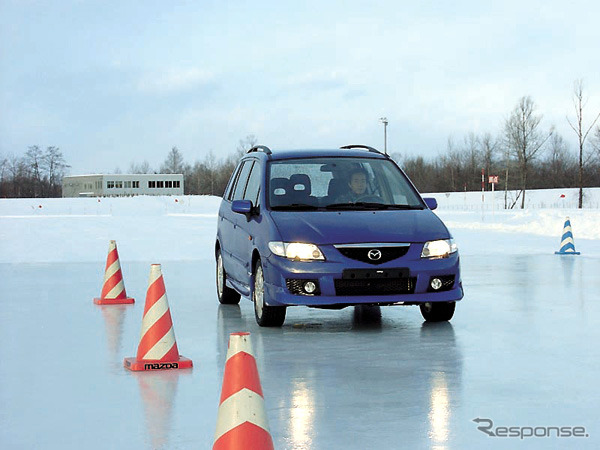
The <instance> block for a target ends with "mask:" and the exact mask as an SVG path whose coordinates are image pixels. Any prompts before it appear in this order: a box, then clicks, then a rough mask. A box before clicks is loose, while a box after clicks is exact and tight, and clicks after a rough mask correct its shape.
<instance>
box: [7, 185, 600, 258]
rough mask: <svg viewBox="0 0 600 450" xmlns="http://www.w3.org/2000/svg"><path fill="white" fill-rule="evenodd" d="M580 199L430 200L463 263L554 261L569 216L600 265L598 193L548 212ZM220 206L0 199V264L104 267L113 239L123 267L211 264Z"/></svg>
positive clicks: (183, 201) (203, 201) (152, 200)
mask: <svg viewBox="0 0 600 450" xmlns="http://www.w3.org/2000/svg"><path fill="white" fill-rule="evenodd" d="M575 191H576V190H556V189H552V190H548V191H531V193H528V197H527V198H528V199H529V200H528V201H529V202H530V204H532V205H537V206H535V207H533V206H532V207H531V208H528V209H525V210H503V209H500V208H499V207H498V209H496V210H494V211H492V210H491V208H490V209H487V208H485V207H484V208H483V209H482V208H481V193H480V192H479V193H477V192H468V193H466V194H465V193H450V194H449V195H448V194H445V193H442V194H426V196H435V197H436V198H437V199H438V203H439V208H438V209H437V210H436V213H437V214H438V215H439V216H440V217H441V218H442V219H443V220H444V222H445V223H446V225H447V226H448V228H449V229H450V231H451V232H452V234H453V235H454V237H455V239H456V240H457V242H458V244H459V247H460V249H461V250H460V251H461V255H463V256H468V255H474V254H480V253H481V252H482V251H485V252H489V253H490V254H500V253H504V254H531V253H544V254H548V253H553V252H554V251H555V250H558V247H559V243H560V238H561V235H562V229H563V225H564V221H565V218H566V217H567V216H569V217H570V218H571V224H572V226H573V233H574V236H575V246H576V249H577V250H578V251H581V252H582V256H584V255H585V256H586V257H600V226H599V225H600V209H598V208H592V207H591V206H590V205H593V204H594V202H595V201H598V200H600V188H596V189H589V190H587V194H586V199H587V201H588V207H587V208H585V209H583V210H579V209H575V208H569V207H566V206H564V207H562V206H557V207H549V206H548V205H551V204H553V202H554V203H556V200H557V198H558V199H559V201H562V198H561V197H560V195H561V194H560V192H566V194H565V198H566V199H568V200H569V201H572V199H573V195H574V192H575ZM486 194H490V195H491V193H486ZM496 195H497V196H498V197H500V193H497V194H496ZM557 196H558V197H557ZM490 198H491V197H490ZM220 202H221V199H220V198H219V197H212V196H181V197H150V196H140V197H124V198H123V197H114V198H99V199H98V198H69V199H60V198H59V199H0V263H9V262H12V263H45V262H86V261H93V262H102V261H105V259H106V252H107V249H108V241H109V240H110V239H115V240H116V241H117V244H118V246H119V254H120V257H121V259H122V260H123V261H143V262H150V263H153V262H163V261H182V260H184V261H185V260H211V261H212V259H213V245H214V241H215V236H216V232H217V212H218V209H219V205H220ZM484 205H485V204H484ZM543 205H545V207H542V206H543ZM488 206H489V204H488ZM498 206H500V205H498Z"/></svg>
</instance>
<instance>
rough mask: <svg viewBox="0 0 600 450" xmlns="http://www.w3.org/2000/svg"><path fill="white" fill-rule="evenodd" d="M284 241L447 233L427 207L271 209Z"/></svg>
mask: <svg viewBox="0 0 600 450" xmlns="http://www.w3.org/2000/svg"><path fill="white" fill-rule="evenodd" d="M271 217H272V218H273V221H274V222H275V225H276V226H277V229H278V230H279V232H280V234H281V239H282V240H283V241H284V242H309V243H313V244H345V243H356V242H425V241H431V240H435V239H448V238H450V233H449V232H448V229H447V228H446V226H445V225H444V224H443V223H442V221H441V220H440V219H439V218H438V217H437V216H436V215H435V214H434V213H433V212H432V211H431V210H429V209H422V210H404V211H398V210H395V211H302V212H300V211H271Z"/></svg>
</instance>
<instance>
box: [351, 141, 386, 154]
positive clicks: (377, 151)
mask: <svg viewBox="0 0 600 450" xmlns="http://www.w3.org/2000/svg"><path fill="white" fill-rule="evenodd" d="M351 148H364V149H365V150H369V151H370V152H372V153H379V154H380V155H383V153H381V152H380V151H379V150H377V149H375V148H373V147H369V146H368V145H360V144H356V145H343V146H342V147H340V149H344V150H349V149H351ZM384 156H387V155H384Z"/></svg>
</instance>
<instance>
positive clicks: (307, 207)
mask: <svg viewBox="0 0 600 450" xmlns="http://www.w3.org/2000/svg"><path fill="white" fill-rule="evenodd" d="M271 209H272V210H274V211H287V210H292V209H297V210H308V211H316V210H318V209H320V208H319V207H318V206H315V205H309V204H308V203H290V204H289V205H277V206H271Z"/></svg>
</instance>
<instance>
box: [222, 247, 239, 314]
mask: <svg viewBox="0 0 600 450" xmlns="http://www.w3.org/2000/svg"><path fill="white" fill-rule="evenodd" d="M217 298H218V299H219V303H221V304H222V305H237V304H238V303H239V302H240V294H239V293H238V292H237V291H236V290H234V289H231V288H230V287H227V273H226V272H225V268H224V267H223V256H221V250H217Z"/></svg>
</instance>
